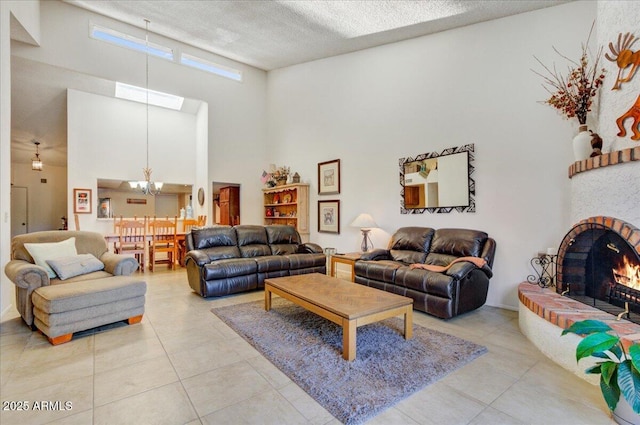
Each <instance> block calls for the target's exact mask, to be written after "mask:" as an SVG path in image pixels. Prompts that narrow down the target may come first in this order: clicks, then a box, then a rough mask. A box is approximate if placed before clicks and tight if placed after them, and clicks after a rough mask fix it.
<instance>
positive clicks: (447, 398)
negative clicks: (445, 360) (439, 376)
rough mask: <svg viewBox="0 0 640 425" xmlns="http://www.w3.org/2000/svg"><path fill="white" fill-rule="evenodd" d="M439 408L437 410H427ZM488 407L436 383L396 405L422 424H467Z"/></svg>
mask: <svg viewBox="0 0 640 425" xmlns="http://www.w3.org/2000/svg"><path fill="white" fill-rule="evenodd" d="M427 406H437V408H427ZM485 407H486V405H484V404H483V403H480V402H479V401H477V400H476V399H473V398H469V397H468V396H466V395H464V394H462V393H460V392H458V391H457V390H455V389H453V388H451V387H449V386H447V385H445V384H443V383H441V382H436V383H435V384H432V385H430V386H428V387H426V388H425V389H423V390H422V391H419V392H417V393H416V394H414V395H412V396H411V397H409V398H407V399H405V400H403V401H401V402H400V403H398V404H396V406H395V408H396V409H398V410H399V411H401V412H402V413H403V414H405V415H407V416H409V417H410V418H411V419H412V420H414V421H416V422H419V423H421V424H425V425H426V424H433V425H441V424H466V423H468V422H470V421H471V420H472V419H473V418H474V417H476V416H477V415H478V414H479V413H480V412H482V411H483V410H484V408H485Z"/></svg>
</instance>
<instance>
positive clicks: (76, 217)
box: [73, 214, 80, 230]
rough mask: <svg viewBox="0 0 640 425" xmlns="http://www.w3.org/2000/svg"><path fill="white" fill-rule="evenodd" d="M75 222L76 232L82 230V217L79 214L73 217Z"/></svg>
mask: <svg viewBox="0 0 640 425" xmlns="http://www.w3.org/2000/svg"><path fill="white" fill-rule="evenodd" d="M73 220H74V221H75V224H76V230H80V217H79V216H78V214H74V215H73Z"/></svg>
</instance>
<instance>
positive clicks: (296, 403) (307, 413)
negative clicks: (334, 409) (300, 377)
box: [278, 381, 335, 425]
mask: <svg viewBox="0 0 640 425" xmlns="http://www.w3.org/2000/svg"><path fill="white" fill-rule="evenodd" d="M278 391H279V392H280V394H282V396H283V397H284V398H286V399H287V401H289V403H291V404H292V405H293V407H295V408H296V410H297V411H298V412H300V413H302V416H304V417H305V418H306V419H307V421H308V423H309V424H313V425H320V424H326V423H327V422H329V421H332V420H334V419H335V418H334V417H333V416H332V415H331V413H329V412H328V411H327V410H326V409H325V408H324V407H322V406H321V405H320V404H319V403H318V402H317V401H315V400H314V399H313V398H312V397H311V396H310V395H309V394H307V393H306V392H304V391H303V390H302V388H300V387H299V386H298V385H297V384H296V383H294V382H291V381H290V382H289V383H288V384H287V385H285V386H284V387H282V388H280V389H279V390H278Z"/></svg>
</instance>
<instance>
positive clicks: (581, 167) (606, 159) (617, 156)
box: [569, 146, 640, 178]
mask: <svg viewBox="0 0 640 425" xmlns="http://www.w3.org/2000/svg"><path fill="white" fill-rule="evenodd" d="M631 161H640V146H636V147H635V148H627V149H623V150H621V151H613V152H609V153H605V154H602V155H598V156H594V157H592V158H588V159H584V160H582V161H576V162H574V163H573V164H571V166H569V178H572V177H573V176H575V175H576V174H579V173H583V172H585V171H590V170H595V169H598V168H603V167H609V166H611V165H618V164H624V163H625V162H631Z"/></svg>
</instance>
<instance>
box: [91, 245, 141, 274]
mask: <svg viewBox="0 0 640 425" xmlns="http://www.w3.org/2000/svg"><path fill="white" fill-rule="evenodd" d="M100 261H102V262H103V263H104V271H106V272H108V273H111V274H112V275H114V276H128V275H130V274H131V273H133V272H135V271H136V270H138V267H139V266H140V265H139V264H138V260H136V259H135V258H133V257H129V256H127V255H122V254H114V253H113V252H108V251H107V252H105V253H104V254H102V256H101V257H100Z"/></svg>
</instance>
